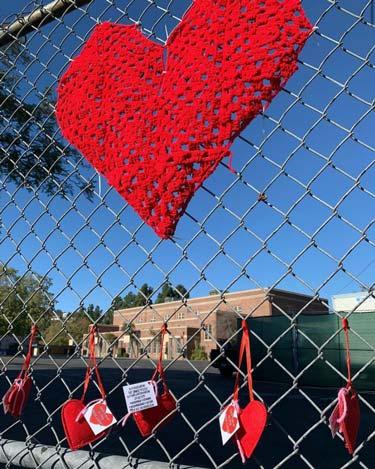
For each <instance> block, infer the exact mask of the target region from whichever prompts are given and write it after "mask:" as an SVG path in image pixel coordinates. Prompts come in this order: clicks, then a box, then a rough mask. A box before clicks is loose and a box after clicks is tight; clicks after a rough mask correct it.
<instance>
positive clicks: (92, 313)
mask: <svg viewBox="0 0 375 469" xmlns="http://www.w3.org/2000/svg"><path fill="white" fill-rule="evenodd" d="M102 314H103V310H102V309H101V308H100V306H94V305H93V304H92V303H91V304H89V305H88V307H87V309H86V316H87V315H88V316H89V319H90V318H91V320H92V322H94V321H97V320H98V319H99V318H100V317H101V316H102Z"/></svg>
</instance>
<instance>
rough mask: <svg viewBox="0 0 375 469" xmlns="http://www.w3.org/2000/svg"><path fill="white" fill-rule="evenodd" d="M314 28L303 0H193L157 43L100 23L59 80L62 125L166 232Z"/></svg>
mask: <svg viewBox="0 0 375 469" xmlns="http://www.w3.org/2000/svg"><path fill="white" fill-rule="evenodd" d="M310 33H311V24H310V23H309V21H308V20H307V18H306V16H305V14H304V11H303V9H302V6H301V1H300V0H283V1H280V0H263V1H249V0H232V1H231V2H229V1H228V0H195V1H194V2H193V4H192V6H191V8H190V9H189V11H188V12H187V13H186V15H185V16H184V18H183V20H182V21H181V23H180V24H179V25H178V27H177V28H176V29H175V30H174V31H173V33H172V34H171V35H170V36H169V38H168V41H167V43H166V45H165V47H163V46H161V45H159V44H156V43H155V42H151V41H150V40H148V39H147V38H146V37H145V36H143V35H142V33H141V31H140V30H139V28H138V27H137V26H134V25H133V26H128V25H121V24H111V23H103V24H101V25H98V26H97V27H96V28H95V29H94V32H93V34H92V35H91V37H90V39H89V40H88V41H87V43H86V44H85V46H84V48H83V49H82V51H81V53H80V55H79V56H78V57H76V58H75V60H74V61H73V62H72V63H71V64H70V66H69V68H68V70H67V71H66V73H65V74H64V76H63V77H62V78H61V80H60V83H59V89H58V101H57V107H56V113H57V118H58V121H59V124H60V127H61V129H62V132H63V134H64V136H65V137H66V138H67V139H68V140H69V141H70V142H71V143H72V144H73V145H74V146H75V147H76V148H78V150H80V151H81V152H82V154H83V155H84V156H85V158H87V160H88V161H89V162H90V163H91V164H92V165H93V166H94V167H95V168H96V169H97V171H99V172H100V173H101V174H103V175H104V176H105V177H106V179H107V180H108V183H109V184H110V185H111V186H113V187H114V188H115V189H116V190H117V191H118V192H119V193H120V194H121V195H122V196H123V197H124V198H125V199H126V200H127V201H128V202H129V204H130V205H132V207H133V208H134V209H135V210H136V211H137V212H138V214H139V215H140V216H141V218H142V219H143V220H144V221H145V222H146V223H148V224H149V225H150V226H151V227H152V228H153V229H154V230H155V232H156V233H157V234H158V235H159V236H160V237H162V238H170V237H171V236H172V235H173V233H174V231H175V227H176V224H177V222H178V220H179V218H180V217H181V216H182V214H183V212H184V211H185V208H186V206H187V204H188V203H189V201H190V199H191V197H192V196H193V194H194V192H195V191H196V190H197V189H199V187H200V186H201V185H202V183H203V181H204V180H205V179H206V178H207V177H208V176H209V175H210V174H211V173H212V172H213V171H214V170H215V168H216V167H217V165H218V164H219V162H220V160H221V159H222V158H224V157H225V156H228V155H229V154H230V151H229V147H230V145H231V143H232V142H233V140H234V139H235V138H236V137H237V136H238V135H239V134H240V133H241V131H242V130H243V129H244V128H245V127H246V126H247V125H248V124H249V122H250V121H251V120H252V119H253V118H254V117H256V116H257V115H258V114H259V113H260V112H261V111H262V109H264V108H265V107H266V106H267V104H268V103H270V102H271V101H272V99H273V98H274V96H276V94H277V93H278V92H279V91H280V89H281V88H282V86H284V84H285V82H286V81H287V80H288V79H289V77H290V76H291V75H292V74H293V73H294V72H295V71H296V69H297V58H298V54H299V52H300V50H301V48H302V46H303V44H304V43H305V41H306V40H307V38H308V36H309V35H310ZM164 59H166V60H164ZM165 61H166V65H165V63H164V62H165Z"/></svg>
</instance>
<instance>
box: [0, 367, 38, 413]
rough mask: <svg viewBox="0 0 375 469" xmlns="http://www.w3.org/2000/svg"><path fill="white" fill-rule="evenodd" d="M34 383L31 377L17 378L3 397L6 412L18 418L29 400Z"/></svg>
mask: <svg viewBox="0 0 375 469" xmlns="http://www.w3.org/2000/svg"><path fill="white" fill-rule="evenodd" d="M31 386H32V381H31V378H30V376H25V377H24V378H16V379H15V380H14V382H13V383H12V385H11V387H10V388H9V389H8V391H7V392H6V393H5V395H4V397H3V406H4V412H5V413H6V414H7V413H9V414H11V415H12V416H13V417H15V418H18V417H19V416H20V415H21V414H22V412H23V410H24V408H25V406H26V404H27V401H28V399H29V395H30V391H31Z"/></svg>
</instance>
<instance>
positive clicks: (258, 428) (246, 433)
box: [234, 400, 267, 459]
mask: <svg viewBox="0 0 375 469" xmlns="http://www.w3.org/2000/svg"><path fill="white" fill-rule="evenodd" d="M239 421H240V428H239V429H238V430H237V432H236V434H235V436H234V438H235V440H236V441H237V442H239V443H240V444H239V446H240V447H241V448H242V451H243V452H244V454H245V456H246V458H247V459H248V458H249V457H250V456H251V455H252V454H253V451H254V450H255V448H256V446H257V444H258V442H259V440H260V438H261V436H262V433H263V431H264V428H265V426H266V423H267V409H266V407H265V405H264V404H263V403H262V402H260V401H256V400H253V401H251V402H249V404H247V406H246V407H245V408H244V409H240V411H239Z"/></svg>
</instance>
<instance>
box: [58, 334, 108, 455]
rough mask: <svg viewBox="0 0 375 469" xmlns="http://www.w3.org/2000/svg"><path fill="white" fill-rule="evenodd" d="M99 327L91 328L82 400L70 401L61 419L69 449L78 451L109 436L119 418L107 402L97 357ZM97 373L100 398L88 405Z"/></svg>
mask: <svg viewBox="0 0 375 469" xmlns="http://www.w3.org/2000/svg"><path fill="white" fill-rule="evenodd" d="M96 333H97V327H96V326H90V332H89V364H88V366H87V369H86V376H85V382H84V386H83V393H82V397H81V399H69V400H68V401H66V402H65V404H64V405H63V407H62V409H61V420H62V423H63V427H64V431H65V435H66V438H67V440H68V444H69V447H70V449H72V450H77V449H80V448H82V447H83V446H86V445H88V444H90V443H93V442H94V441H96V440H99V439H100V438H102V437H103V436H105V435H106V434H107V433H108V430H109V428H110V427H111V426H112V425H113V424H114V423H116V419H115V417H114V415H113V414H112V412H111V411H110V410H109V408H108V406H107V403H106V399H105V398H106V392H105V390H104V386H103V383H102V380H101V377H100V373H99V370H98V366H97V363H96V358H95V337H96ZM93 372H95V375H96V381H97V384H98V387H99V391H100V394H101V398H100V399H96V400H94V401H91V402H89V403H88V404H85V397H86V393H87V389H88V386H89V383H90V379H91V376H92V374H93Z"/></svg>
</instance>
